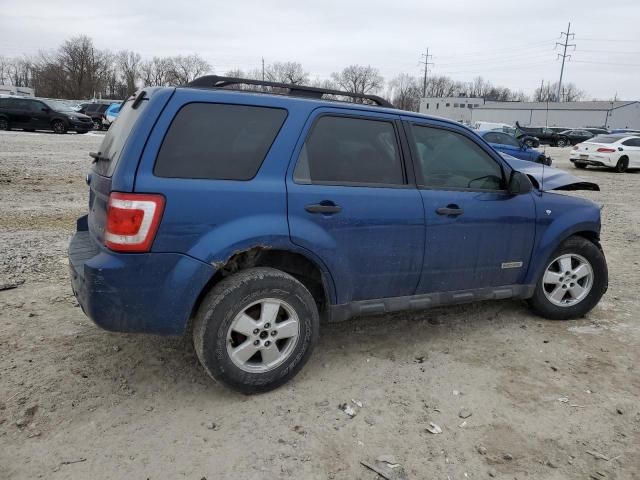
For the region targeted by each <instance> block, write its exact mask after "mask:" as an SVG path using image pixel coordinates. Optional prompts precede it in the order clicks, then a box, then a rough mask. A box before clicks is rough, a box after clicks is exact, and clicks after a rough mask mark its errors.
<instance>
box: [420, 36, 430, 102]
mask: <svg viewBox="0 0 640 480" xmlns="http://www.w3.org/2000/svg"><path fill="white" fill-rule="evenodd" d="M421 56H422V57H424V61H422V60H420V63H424V80H423V81H422V98H425V97H426V96H427V73H428V71H429V65H433V62H430V61H429V58H431V57H433V55H429V49H428V48H427V53H423V54H422V55H421Z"/></svg>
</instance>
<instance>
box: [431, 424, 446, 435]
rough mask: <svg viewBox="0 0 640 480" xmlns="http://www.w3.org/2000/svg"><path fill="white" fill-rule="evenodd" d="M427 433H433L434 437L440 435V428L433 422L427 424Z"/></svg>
mask: <svg viewBox="0 0 640 480" xmlns="http://www.w3.org/2000/svg"><path fill="white" fill-rule="evenodd" d="M427 432H429V433H433V434H434V435H436V434H438V433H442V428H440V426H438V425H436V424H435V423H433V422H429V426H428V427H427Z"/></svg>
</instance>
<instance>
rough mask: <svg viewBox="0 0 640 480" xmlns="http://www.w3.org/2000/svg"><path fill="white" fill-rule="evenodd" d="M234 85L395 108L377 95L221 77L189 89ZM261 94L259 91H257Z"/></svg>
mask: <svg viewBox="0 0 640 480" xmlns="http://www.w3.org/2000/svg"><path fill="white" fill-rule="evenodd" d="M232 85H258V86H261V87H273V88H282V89H286V90H287V91H288V95H292V96H297V97H306V98H317V99H321V98H322V96H323V95H340V96H342V97H351V98H362V99H366V100H370V101H372V102H373V103H375V104H377V105H379V106H381V107H387V108H395V107H394V106H393V104H391V103H390V102H388V101H387V100H385V99H384V98H381V97H378V96H377V95H366V94H364V93H351V92H343V91H341V90H329V89H326V88H318V87H307V86H304V85H295V84H291V83H278V82H268V81H263V80H251V79H248V78H236V77H220V76H218V75H205V76H203V77H198V78H196V79H195V80H193V81H191V82H189V83H187V84H186V85H185V86H187V87H197V88H224V87H229V86H232ZM256 91H257V92H259V90H256Z"/></svg>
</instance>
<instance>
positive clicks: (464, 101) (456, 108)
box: [420, 97, 484, 123]
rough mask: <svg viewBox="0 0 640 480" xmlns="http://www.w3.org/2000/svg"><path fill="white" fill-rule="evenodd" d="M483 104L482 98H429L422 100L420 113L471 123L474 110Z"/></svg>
mask: <svg viewBox="0 0 640 480" xmlns="http://www.w3.org/2000/svg"><path fill="white" fill-rule="evenodd" d="M483 104H484V100H483V99H482V98H474V97H428V98H421V99H420V113H424V114H425V115H433V116H436V117H443V118H448V119H449V120H455V121H456V122H463V123H471V120H474V118H473V117H474V115H473V113H472V112H473V110H474V109H475V108H478V107H481V106H482V105H483Z"/></svg>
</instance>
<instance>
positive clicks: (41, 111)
mask: <svg viewBox="0 0 640 480" xmlns="http://www.w3.org/2000/svg"><path fill="white" fill-rule="evenodd" d="M29 107H30V108H31V128H37V129H49V128H51V126H50V122H49V117H50V116H51V113H52V112H51V109H50V108H49V107H48V106H46V105H45V104H44V103H42V102H39V101H37V100H29Z"/></svg>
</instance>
